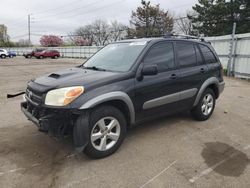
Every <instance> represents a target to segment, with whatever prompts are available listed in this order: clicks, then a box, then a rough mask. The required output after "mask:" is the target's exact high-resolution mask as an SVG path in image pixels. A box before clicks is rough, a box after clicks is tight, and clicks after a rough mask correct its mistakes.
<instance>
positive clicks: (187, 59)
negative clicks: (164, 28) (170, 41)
mask: <svg viewBox="0 0 250 188" xmlns="http://www.w3.org/2000/svg"><path fill="white" fill-rule="evenodd" d="M175 47H176V52H177V61H178V66H179V69H180V79H181V101H182V102H181V105H183V106H185V107H186V108H190V106H192V105H193V102H194V100H195V96H196V94H197V92H198V90H199V88H200V87H201V85H202V83H203V82H204V81H205V80H206V79H207V78H208V66H207V65H206V64H205V63H204V60H203V58H202V55H201V52H200V49H199V47H198V46H197V44H196V43H194V42H192V41H177V42H176V43H175Z"/></svg>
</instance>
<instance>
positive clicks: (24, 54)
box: [23, 48, 45, 58]
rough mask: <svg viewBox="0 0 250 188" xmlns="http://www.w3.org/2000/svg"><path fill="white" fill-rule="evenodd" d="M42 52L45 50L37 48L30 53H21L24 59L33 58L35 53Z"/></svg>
mask: <svg viewBox="0 0 250 188" xmlns="http://www.w3.org/2000/svg"><path fill="white" fill-rule="evenodd" d="M44 50H45V49H43V48H37V49H35V50H32V51H30V52H26V53H23V56H24V57H25V58H32V57H33V56H34V54H35V53H37V52H42V51H44Z"/></svg>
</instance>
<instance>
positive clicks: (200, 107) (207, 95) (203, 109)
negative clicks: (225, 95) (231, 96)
mask: <svg viewBox="0 0 250 188" xmlns="http://www.w3.org/2000/svg"><path fill="white" fill-rule="evenodd" d="M214 107H215V94H214V91H213V90H212V89H210V88H207V89H206V90H205V91H204V92H203V94H202V96H201V98H200V101H199V103H198V104H197V106H195V107H194V108H193V109H192V110H191V114H192V116H193V117H194V118H195V119H197V120H199V121H204V120H207V119H208V118H210V116H211V115H212V113H213V111H214Z"/></svg>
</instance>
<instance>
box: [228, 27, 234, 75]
mask: <svg viewBox="0 0 250 188" xmlns="http://www.w3.org/2000/svg"><path fill="white" fill-rule="evenodd" d="M235 31H236V22H234V23H233V30H232V35H231V41H230V47H229V59H228V63H227V76H232V59H233V58H235V57H234V56H235V54H233V51H234V48H235Z"/></svg>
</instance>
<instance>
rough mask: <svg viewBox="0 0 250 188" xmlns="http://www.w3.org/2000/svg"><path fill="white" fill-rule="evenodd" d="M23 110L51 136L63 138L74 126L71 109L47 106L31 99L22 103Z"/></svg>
mask: <svg viewBox="0 0 250 188" xmlns="http://www.w3.org/2000/svg"><path fill="white" fill-rule="evenodd" d="M21 110H22V112H23V113H24V115H25V116H26V117H27V118H28V120H30V121H32V122H33V123H34V124H35V125H36V126H37V127H38V129H39V130H40V131H43V132H48V133H49V134H50V135H51V136H54V137H59V138H63V136H64V135H66V134H68V133H69V132H70V130H71V129H72V128H73V119H72V117H73V116H74V115H72V113H71V111H70V110H65V109H54V108H53V109H51V108H46V107H43V106H39V105H35V104H32V103H31V102H29V101H25V102H22V103H21Z"/></svg>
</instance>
